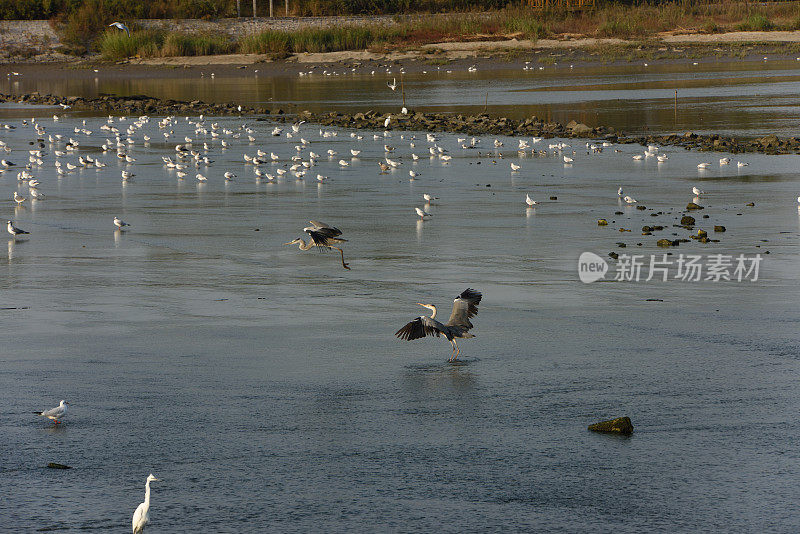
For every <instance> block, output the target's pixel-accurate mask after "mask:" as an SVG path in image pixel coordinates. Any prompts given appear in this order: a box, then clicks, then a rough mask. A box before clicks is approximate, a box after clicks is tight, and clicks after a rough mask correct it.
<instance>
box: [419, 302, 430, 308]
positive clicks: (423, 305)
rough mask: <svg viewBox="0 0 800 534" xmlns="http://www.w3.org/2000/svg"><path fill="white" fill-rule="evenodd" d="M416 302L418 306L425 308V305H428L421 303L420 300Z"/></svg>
mask: <svg viewBox="0 0 800 534" xmlns="http://www.w3.org/2000/svg"><path fill="white" fill-rule="evenodd" d="M417 304H419V305H420V306H422V307H423V308H427V307H428V305H427V304H423V303H421V302H417Z"/></svg>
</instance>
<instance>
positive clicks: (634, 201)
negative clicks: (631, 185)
mask: <svg viewBox="0 0 800 534" xmlns="http://www.w3.org/2000/svg"><path fill="white" fill-rule="evenodd" d="M622 200H624V201H625V202H627V203H628V204H635V203H636V202H637V201H636V199H635V198H633V197H632V196H628V195H625V198H623V199H622Z"/></svg>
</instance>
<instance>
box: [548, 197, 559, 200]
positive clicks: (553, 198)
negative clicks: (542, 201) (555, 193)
mask: <svg viewBox="0 0 800 534" xmlns="http://www.w3.org/2000/svg"><path fill="white" fill-rule="evenodd" d="M550 200H558V197H550Z"/></svg>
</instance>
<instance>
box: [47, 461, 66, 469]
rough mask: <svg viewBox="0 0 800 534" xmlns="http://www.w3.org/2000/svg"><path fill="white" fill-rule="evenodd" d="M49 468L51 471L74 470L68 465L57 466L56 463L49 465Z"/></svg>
mask: <svg viewBox="0 0 800 534" xmlns="http://www.w3.org/2000/svg"><path fill="white" fill-rule="evenodd" d="M47 467H49V468H50V469H72V468H71V467H70V466H68V465H64V464H57V463H55V462H50V463H49V464H47Z"/></svg>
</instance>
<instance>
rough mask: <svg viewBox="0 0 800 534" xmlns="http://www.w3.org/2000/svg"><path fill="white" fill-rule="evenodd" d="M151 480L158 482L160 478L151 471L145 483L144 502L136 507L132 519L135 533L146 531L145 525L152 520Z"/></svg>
mask: <svg viewBox="0 0 800 534" xmlns="http://www.w3.org/2000/svg"><path fill="white" fill-rule="evenodd" d="M151 482H158V479H157V478H156V477H154V476H153V474H152V473H150V476H148V477H147V482H146V483H145V485H144V502H143V503H141V504H140V505H139V506H137V507H136V511H135V512H133V520H132V521H131V525H132V526H133V534H140V533H141V532H143V531H144V527H145V525H147V523H148V522H149V521H150V483H151Z"/></svg>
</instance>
